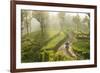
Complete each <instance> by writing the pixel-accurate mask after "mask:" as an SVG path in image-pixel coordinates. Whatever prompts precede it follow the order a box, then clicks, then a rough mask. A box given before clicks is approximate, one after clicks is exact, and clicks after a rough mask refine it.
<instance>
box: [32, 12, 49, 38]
mask: <svg viewBox="0 0 100 73" xmlns="http://www.w3.org/2000/svg"><path fill="white" fill-rule="evenodd" d="M32 16H33V17H34V18H36V19H37V20H38V21H39V22H40V27H41V33H42V36H44V33H45V32H46V27H47V24H48V23H47V21H48V12H44V11H33V12H32Z"/></svg>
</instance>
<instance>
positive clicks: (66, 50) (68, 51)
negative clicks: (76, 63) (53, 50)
mask: <svg viewBox="0 0 100 73" xmlns="http://www.w3.org/2000/svg"><path fill="white" fill-rule="evenodd" d="M58 51H62V52H63V54H64V55H67V56H71V57H74V58H77V55H76V54H75V53H74V51H73V49H72V47H71V46H69V48H66V45H65V43H64V44H63V45H62V46H61V47H59V48H58Z"/></svg>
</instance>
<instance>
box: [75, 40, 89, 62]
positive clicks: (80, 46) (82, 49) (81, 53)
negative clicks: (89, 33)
mask: <svg viewBox="0 0 100 73" xmlns="http://www.w3.org/2000/svg"><path fill="white" fill-rule="evenodd" d="M73 50H74V51H75V52H76V53H77V55H78V59H83V60H84V59H89V58H90V42H89V39H87V40H84V39H81V40H80V39H79V40H77V42H75V43H73Z"/></svg>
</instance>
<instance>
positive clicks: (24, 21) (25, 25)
mask: <svg viewBox="0 0 100 73" xmlns="http://www.w3.org/2000/svg"><path fill="white" fill-rule="evenodd" d="M31 19H32V17H31V13H30V11H27V10H22V11H21V32H22V35H23V34H28V33H30V32H31V23H30V22H31Z"/></svg>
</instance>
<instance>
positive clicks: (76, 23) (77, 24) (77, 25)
mask: <svg viewBox="0 0 100 73" xmlns="http://www.w3.org/2000/svg"><path fill="white" fill-rule="evenodd" d="M73 22H74V23H75V25H76V31H77V32H79V31H80V25H81V19H80V16H79V14H77V15H76V16H74V17H73Z"/></svg>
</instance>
